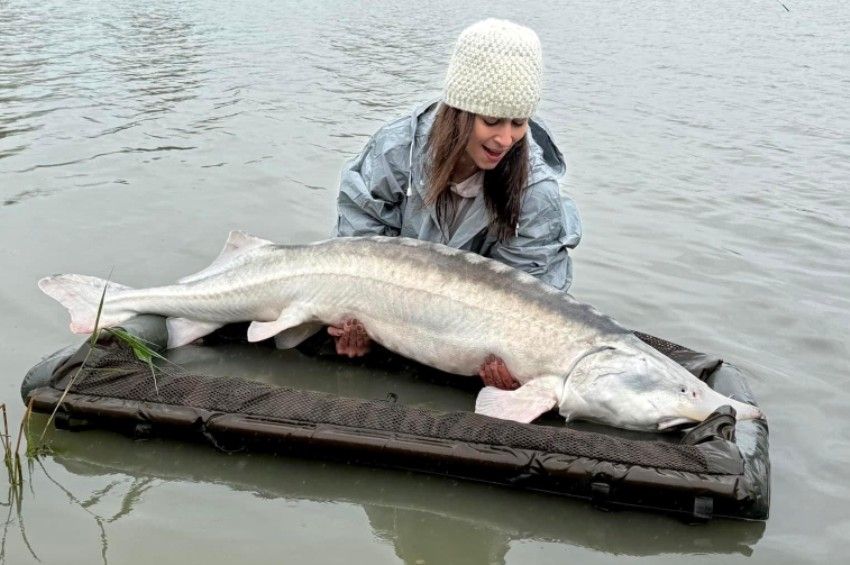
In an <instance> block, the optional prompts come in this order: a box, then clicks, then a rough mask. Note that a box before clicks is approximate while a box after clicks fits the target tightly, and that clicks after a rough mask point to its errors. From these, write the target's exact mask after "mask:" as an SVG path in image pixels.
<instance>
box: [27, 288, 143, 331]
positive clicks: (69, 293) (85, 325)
mask: <svg viewBox="0 0 850 565" xmlns="http://www.w3.org/2000/svg"><path fill="white" fill-rule="evenodd" d="M38 288H40V289H41V290H42V292H44V293H45V294H46V295H47V296H49V297H51V298H53V299H54V300H56V301H57V302H59V303H60V304H61V305H62V306H64V307H65V308H67V309H68V313H69V314H70V315H71V331H72V332H74V333H77V334H90V333H92V332H94V330H95V325H98V326H99V327H111V326H115V325H117V324H120V323H122V322H124V321H126V320H128V319H129V318H131V317H132V316H134V315H135V314H136V313H135V312H133V311H130V310H124V309H116V308H114V307H110V305H109V304H108V301H107V299H110V298H114V296H115V294H116V293H119V292H122V291H126V290H132V289H130V287H127V286H124V285H121V284H118V283H114V282H110V281H106V280H104V279H99V278H97V277H89V276H85V275H53V276H50V277H45V278H43V279H41V280H40V281H38ZM104 289H106V295H105V296H104ZM101 299H103V308H102V309H101V307H100V304H101ZM98 310H100V319H98Z"/></svg>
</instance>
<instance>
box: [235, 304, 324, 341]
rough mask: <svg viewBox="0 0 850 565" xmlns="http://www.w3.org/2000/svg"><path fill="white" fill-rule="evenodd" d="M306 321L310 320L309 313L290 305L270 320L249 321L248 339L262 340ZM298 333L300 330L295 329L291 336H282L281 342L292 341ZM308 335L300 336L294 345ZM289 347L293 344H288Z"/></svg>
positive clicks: (294, 327)
mask: <svg viewBox="0 0 850 565" xmlns="http://www.w3.org/2000/svg"><path fill="white" fill-rule="evenodd" d="M307 322H312V320H310V315H309V314H308V313H307V312H305V311H304V309H302V308H301V307H298V306H291V307H289V308H285V309H284V310H283V312H281V313H280V316H278V318H277V320H273V321H271V322H251V325H250V326H248V341H262V340H264V339H268V338H270V337H273V336H276V335H277V334H279V333H280V332H283V331H286V330H289V329H293V330H297V329H298V328H297V327H296V326H301V325H304V324H305V323H307ZM305 331H306V330H305ZM300 333H301V332H300V331H295V332H293V336H289V337H287V336H285V337H283V338H282V342H284V343H292V342H293V341H294V339H296V338H297V337H298V335H299V334H300ZM309 335H310V334H307V335H304V336H303V337H301V340H300V341H297V342H295V345H297V344H298V343H301V341H303V340H304V339H306V338H307V337H309ZM290 347H293V346H292V345H290Z"/></svg>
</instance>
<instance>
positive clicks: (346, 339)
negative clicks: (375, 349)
mask: <svg viewBox="0 0 850 565" xmlns="http://www.w3.org/2000/svg"><path fill="white" fill-rule="evenodd" d="M328 333H329V334H330V335H332V336H333V338H334V343H335V344H336V352H337V354H338V355H348V356H349V357H363V356H364V355H366V354H367V353H369V350H370V349H371V348H372V340H371V339H369V335H368V334H367V333H366V328H364V327H363V324H361V323H360V322H358V321H357V320H354V319H350V320H345V321H344V322H342V324H341V325H339V326H328Z"/></svg>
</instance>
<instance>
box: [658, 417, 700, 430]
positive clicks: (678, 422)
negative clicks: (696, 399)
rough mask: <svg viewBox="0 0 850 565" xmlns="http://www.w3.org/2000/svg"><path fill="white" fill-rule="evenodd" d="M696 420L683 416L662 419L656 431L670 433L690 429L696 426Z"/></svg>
mask: <svg viewBox="0 0 850 565" xmlns="http://www.w3.org/2000/svg"><path fill="white" fill-rule="evenodd" d="M698 423H699V421H698V420H694V419H693V418H688V417H685V416H675V417H671V418H663V419H661V420H660V421H659V422H658V431H660V432H661V431H664V432H672V431H679V430H684V429H687V428H691V427H693V426H695V425H696V424H698Z"/></svg>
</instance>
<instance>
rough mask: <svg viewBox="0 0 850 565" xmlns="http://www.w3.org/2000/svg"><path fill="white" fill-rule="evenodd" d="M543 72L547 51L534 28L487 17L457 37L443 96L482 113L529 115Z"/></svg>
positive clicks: (534, 103) (451, 102)
mask: <svg viewBox="0 0 850 565" xmlns="http://www.w3.org/2000/svg"><path fill="white" fill-rule="evenodd" d="M542 74H543V52H542V50H541V49H540V40H539V39H538V38H537V34H536V33H534V31H532V30H531V29H529V28H527V27H524V26H521V25H517V24H515V23H513V22H509V21H507V20H496V19H487V20H483V21H480V22H478V23H475V24H472V25H471V26H469V27H468V28H466V29H465V30H463V31H462V32H461V34H460V37H458V40H457V44H456V45H455V50H454V53H453V54H452V58H451V60H450V61H449V69H448V72H447V73H446V83H445V89H444V92H443V101H444V102H445V103H446V104H448V105H449V106H452V107H454V108H457V109H459V110H466V111H467V112H472V113H474V114H481V115H483V116H492V117H494V118H530V117H531V115H532V114H533V113H534V108H535V107H536V106H537V102H538V100H540V89H541V82H542V78H543V77H542Z"/></svg>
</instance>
